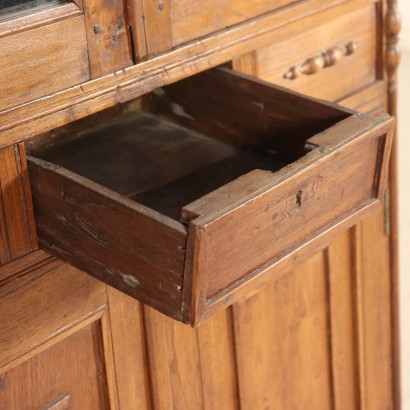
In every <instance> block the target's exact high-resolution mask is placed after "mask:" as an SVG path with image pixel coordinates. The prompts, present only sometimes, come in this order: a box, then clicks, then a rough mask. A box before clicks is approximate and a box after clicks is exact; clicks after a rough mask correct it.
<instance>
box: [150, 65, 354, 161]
mask: <svg viewBox="0 0 410 410" xmlns="http://www.w3.org/2000/svg"><path fill="white" fill-rule="evenodd" d="M163 92H164V95H163V97H161V96H160V97H158V99H159V100H160V103H159V104H158V113H159V114H161V115H166V116H167V117H169V118H171V119H172V120H173V121H176V122H177V123H179V124H182V125H183V126H185V127H187V128H191V129H193V130H195V131H199V132H201V133H203V134H205V135H210V136H212V137H213V138H217V139H220V140H222V141H224V142H227V143H230V144H234V145H235V146H238V147H242V148H245V149H250V150H252V149H253V150H255V149H259V150H262V152H264V151H268V152H269V151H272V153H273V158H275V154H277V156H276V158H277V159H278V160H279V161H281V162H285V163H288V162H291V161H294V160H295V159H296V158H298V157H300V156H302V155H303V152H304V145H305V142H306V140H307V139H308V138H309V137H311V136H313V135H315V134H317V133H318V132H320V131H323V130H325V129H326V128H328V127H330V126H331V125H333V124H335V123H336V122H338V121H341V120H342V119H345V118H347V117H348V116H349V115H350V114H351V113H352V112H351V111H349V110H344V109H341V108H340V107H336V106H335V105H332V104H326V103H324V102H323V101H320V102H319V101H316V100H314V99H310V98H306V97H304V96H302V95H300V94H296V93H292V92H291V91H289V90H287V89H282V88H280V87H276V86H273V85H271V84H269V83H267V82H263V81H260V80H258V79H255V78H254V77H250V76H247V75H244V74H241V73H237V72H234V71H232V70H231V69H229V68H219V69H213V70H208V71H205V72H204V73H200V74H197V75H196V76H193V77H190V78H187V79H185V80H184V81H180V82H178V83H175V84H172V85H170V86H168V87H165V88H163ZM232 101H235V104H232ZM161 103H162V105H161ZM154 112H155V110H154ZM290 141H292V143H291V144H290V143H289V142H290Z"/></svg>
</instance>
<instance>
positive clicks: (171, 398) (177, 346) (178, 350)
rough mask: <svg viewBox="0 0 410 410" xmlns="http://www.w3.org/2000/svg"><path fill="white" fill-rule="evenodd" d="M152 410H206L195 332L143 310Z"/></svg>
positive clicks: (148, 309)
mask: <svg viewBox="0 0 410 410" xmlns="http://www.w3.org/2000/svg"><path fill="white" fill-rule="evenodd" d="M144 318H145V329H146V337H147V346H148V360H149V374H150V377H151V391H152V393H153V396H152V401H153V403H152V404H153V408H155V409H158V410H168V409H178V410H179V409H181V410H191V409H198V410H204V409H205V407H204V406H205V403H204V397H203V385H202V378H201V362H200V356H199V350H198V340H197V334H196V332H195V330H194V329H192V328H190V327H188V326H185V325H183V324H182V323H178V322H176V321H173V320H169V319H168V318H166V317H165V316H163V315H161V314H160V313H158V312H156V311H155V310H153V309H151V308H149V307H144Z"/></svg>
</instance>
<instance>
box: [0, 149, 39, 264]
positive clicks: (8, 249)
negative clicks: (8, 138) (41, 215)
mask: <svg viewBox="0 0 410 410" xmlns="http://www.w3.org/2000/svg"><path fill="white" fill-rule="evenodd" d="M0 233H1V236H0V264H5V263H7V262H10V261H12V260H14V259H17V258H19V257H21V256H24V255H26V254H27V253H29V252H32V251H33V250H35V249H37V248H38V243H37V233H36V228H35V222H34V215H33V204H32V201H31V191H30V185H29V180H28V173H27V162H26V156H25V151H24V144H16V145H11V146H9V147H7V148H4V149H2V150H1V151H0Z"/></svg>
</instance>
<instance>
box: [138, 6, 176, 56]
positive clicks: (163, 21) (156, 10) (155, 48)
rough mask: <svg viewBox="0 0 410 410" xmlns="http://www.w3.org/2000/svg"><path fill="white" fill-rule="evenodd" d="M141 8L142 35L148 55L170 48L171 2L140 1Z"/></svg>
mask: <svg viewBox="0 0 410 410" xmlns="http://www.w3.org/2000/svg"><path fill="white" fill-rule="evenodd" d="M140 1H141V3H142V7H143V13H144V14H143V16H144V28H145V31H144V35H145V39H146V44H147V53H148V54H149V55H153V54H158V53H161V52H163V51H167V50H170V49H171V48H172V28H171V17H170V12H171V7H172V6H171V4H178V3H179V2H176V3H174V2H172V1H171V0H140Z"/></svg>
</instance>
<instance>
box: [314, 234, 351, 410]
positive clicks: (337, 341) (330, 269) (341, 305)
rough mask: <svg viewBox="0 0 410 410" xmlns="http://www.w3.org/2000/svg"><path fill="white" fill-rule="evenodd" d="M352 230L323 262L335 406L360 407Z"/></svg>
mask: <svg viewBox="0 0 410 410" xmlns="http://www.w3.org/2000/svg"><path fill="white" fill-rule="evenodd" d="M353 243H354V242H353V241H352V231H346V232H344V233H343V234H342V235H340V236H338V237H337V238H336V239H335V240H334V241H332V243H331V245H330V246H329V248H328V249H327V250H325V251H324V260H323V261H321V263H322V264H323V265H324V266H325V267H326V269H327V275H328V278H327V281H328V287H329V290H328V292H329V302H328V303H329V306H328V307H327V309H329V318H330V324H329V327H330V328H329V335H330V341H329V342H330V346H331V357H330V360H331V365H332V378H333V385H334V387H333V390H334V399H333V400H334V408H335V409H337V410H343V409H357V408H359V387H358V381H359V380H358V364H357V359H358V348H357V336H358V335H357V330H358V329H357V327H356V325H357V324H356V311H355V306H356V299H355V292H354V289H355V277H354V256H355V253H354V249H352V248H353Z"/></svg>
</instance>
